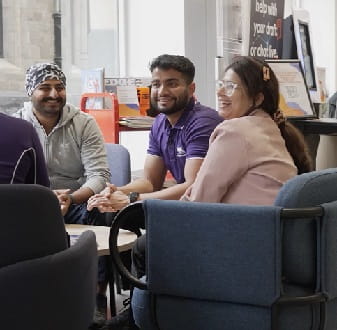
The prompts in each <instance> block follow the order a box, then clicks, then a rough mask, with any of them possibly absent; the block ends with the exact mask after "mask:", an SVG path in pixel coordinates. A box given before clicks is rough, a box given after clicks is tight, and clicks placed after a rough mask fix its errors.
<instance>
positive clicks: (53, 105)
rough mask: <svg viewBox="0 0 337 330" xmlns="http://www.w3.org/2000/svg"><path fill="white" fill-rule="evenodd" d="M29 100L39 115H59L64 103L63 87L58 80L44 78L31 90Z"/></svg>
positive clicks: (64, 92)
mask: <svg viewBox="0 0 337 330" xmlns="http://www.w3.org/2000/svg"><path fill="white" fill-rule="evenodd" d="M31 101H32V104H33V109H34V111H36V112H37V113H38V114H39V115H40V116H44V117H55V116H59V115H60V113H61V111H62V109H63V107H64V105H65V104H66V90H65V87H64V85H63V84H62V82H61V81H59V80H56V79H53V80H45V81H44V82H42V83H41V84H40V85H39V86H37V87H36V89H35V90H34V91H33V94H32V96H31Z"/></svg>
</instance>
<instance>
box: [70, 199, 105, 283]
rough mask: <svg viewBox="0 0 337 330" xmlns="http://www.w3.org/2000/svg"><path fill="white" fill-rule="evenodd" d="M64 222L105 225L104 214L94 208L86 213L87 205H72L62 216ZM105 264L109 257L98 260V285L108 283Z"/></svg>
mask: <svg viewBox="0 0 337 330" xmlns="http://www.w3.org/2000/svg"><path fill="white" fill-rule="evenodd" d="M64 222H65V223H75V224H81V225H94V226H106V225H107V223H106V221H105V214H104V213H100V212H99V211H98V210H97V209H96V208H94V209H93V210H92V211H87V203H81V204H72V205H71V206H70V208H69V210H68V212H67V214H66V215H65V216H64ZM107 262H111V261H110V259H109V256H103V257H99V258H98V274H97V281H98V283H106V282H107V281H108V272H107V266H106V263H107Z"/></svg>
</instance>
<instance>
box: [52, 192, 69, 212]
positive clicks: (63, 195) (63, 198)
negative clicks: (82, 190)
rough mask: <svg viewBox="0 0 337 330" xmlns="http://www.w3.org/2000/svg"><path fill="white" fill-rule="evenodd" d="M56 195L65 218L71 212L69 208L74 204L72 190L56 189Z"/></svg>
mask: <svg viewBox="0 0 337 330" xmlns="http://www.w3.org/2000/svg"><path fill="white" fill-rule="evenodd" d="M53 192H54V194H55V195H56V197H57V199H58V200H59V203H60V208H61V213H62V215H63V216H65V215H66V214H67V212H68V210H69V206H70V204H71V203H72V200H71V197H70V194H69V193H70V189H56V190H53Z"/></svg>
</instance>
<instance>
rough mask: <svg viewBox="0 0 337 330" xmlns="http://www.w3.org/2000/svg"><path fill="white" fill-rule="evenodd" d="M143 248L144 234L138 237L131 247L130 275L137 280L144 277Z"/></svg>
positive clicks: (144, 243) (144, 244) (144, 245)
mask: <svg viewBox="0 0 337 330" xmlns="http://www.w3.org/2000/svg"><path fill="white" fill-rule="evenodd" d="M145 248H146V234H144V235H142V236H140V237H138V238H137V240H136V242H135V243H134V245H133V247H132V255H131V257H132V266H131V271H132V274H133V275H134V276H136V277H137V278H141V277H143V276H144V275H145Z"/></svg>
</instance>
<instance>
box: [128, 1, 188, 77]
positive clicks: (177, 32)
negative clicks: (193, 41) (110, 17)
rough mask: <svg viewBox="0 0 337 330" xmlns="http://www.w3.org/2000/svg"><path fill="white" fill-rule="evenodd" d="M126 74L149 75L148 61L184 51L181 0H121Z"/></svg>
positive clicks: (182, 3)
mask: <svg viewBox="0 0 337 330" xmlns="http://www.w3.org/2000/svg"><path fill="white" fill-rule="evenodd" d="M124 3H125V22H124V28H125V36H126V42H125V47H126V51H125V57H126V75H128V76H149V70H148V65H149V62H150V61H151V60H152V59H153V58H154V57H156V56H158V55H161V54H164V53H168V54H179V55H184V54H185V49H184V1H181V0H170V1H167V0H142V1H139V0H124Z"/></svg>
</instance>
